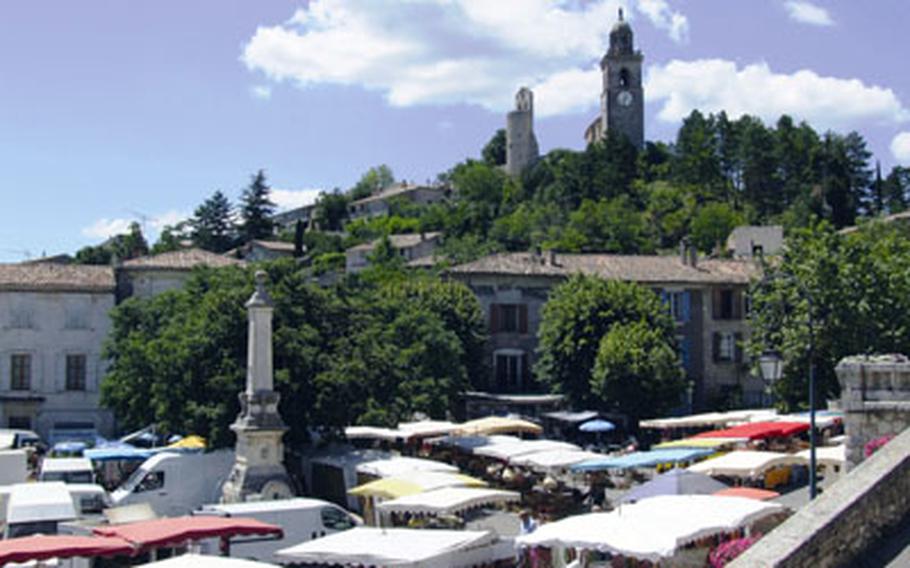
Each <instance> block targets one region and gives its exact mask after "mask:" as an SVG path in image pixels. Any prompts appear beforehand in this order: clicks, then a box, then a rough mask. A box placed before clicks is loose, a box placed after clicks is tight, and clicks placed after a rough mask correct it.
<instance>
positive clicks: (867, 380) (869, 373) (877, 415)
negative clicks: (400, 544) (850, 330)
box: [836, 355, 910, 469]
mask: <svg viewBox="0 0 910 568" xmlns="http://www.w3.org/2000/svg"><path fill="white" fill-rule="evenodd" d="M836 371H837V378H838V380H839V381H840V384H841V406H842V409H843V411H844V430H845V433H846V435H847V467H848V469H849V468H851V467H855V466H856V465H858V464H859V463H860V462H861V461H863V457H864V456H863V449H864V447H865V445H866V444H867V443H868V442H869V441H871V440H874V439H876V438H880V437H882V436H888V435H892V436H893V435H897V434H899V433H900V432H903V431H904V430H905V429H906V428H907V427H910V360H908V359H907V357H905V356H903V355H877V356H871V357H867V356H860V357H847V358H845V359H843V360H842V361H841V362H840V363H839V364H838V365H837V369H836Z"/></svg>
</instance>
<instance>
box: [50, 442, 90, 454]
mask: <svg viewBox="0 0 910 568" xmlns="http://www.w3.org/2000/svg"><path fill="white" fill-rule="evenodd" d="M87 447H88V444H86V443H85V442H77V441H74V440H68V441H66V442H57V443H56V444H54V447H53V448H51V451H53V452H54V453H55V454H79V453H82V451H83V450H85V448H87Z"/></svg>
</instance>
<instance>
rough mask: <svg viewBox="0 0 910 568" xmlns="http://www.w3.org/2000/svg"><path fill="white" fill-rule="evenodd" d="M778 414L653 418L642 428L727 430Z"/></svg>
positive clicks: (755, 412)
mask: <svg viewBox="0 0 910 568" xmlns="http://www.w3.org/2000/svg"><path fill="white" fill-rule="evenodd" d="M775 416H777V412H776V411H774V410H772V409H768V408H753V409H748V410H731V411H729V412H706V413H703V414H692V415H690V416H678V417H674V418H652V419H650V420H642V421H641V423H640V426H641V427H642V428H651V429H656V430H664V429H670V428H708V427H716V428H726V427H728V426H735V425H737V424H745V423H747V422H762V421H765V420H774V419H775Z"/></svg>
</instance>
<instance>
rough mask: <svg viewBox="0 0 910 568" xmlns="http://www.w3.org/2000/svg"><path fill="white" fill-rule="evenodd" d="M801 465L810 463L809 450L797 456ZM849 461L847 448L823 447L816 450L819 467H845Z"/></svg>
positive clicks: (843, 446)
mask: <svg viewBox="0 0 910 568" xmlns="http://www.w3.org/2000/svg"><path fill="white" fill-rule="evenodd" d="M796 457H798V458H799V459H800V460H801V463H806V464H807V463H809V450H803V451H801V452H799V453H798V454H796ZM846 461H847V446H845V445H840V446H822V447H819V448H815V462H816V463H817V464H818V465H833V466H837V467H840V466H843V465H844V463H846Z"/></svg>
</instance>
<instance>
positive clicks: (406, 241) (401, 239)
mask: <svg viewBox="0 0 910 568" xmlns="http://www.w3.org/2000/svg"><path fill="white" fill-rule="evenodd" d="M440 235H442V233H439V232H433V233H406V234H400V235H389V242H391V243H392V246H393V247H394V248H396V249H407V248H411V247H416V246H417V245H419V244H420V243H422V242H424V241H433V240H436V239H438V238H439V237H440ZM377 244H379V239H376V240H374V241H371V242H369V243H363V244H360V245H357V246H354V247H351V248H349V249H348V250H349V251H370V250H373V249H374V248H375V247H376V245H377Z"/></svg>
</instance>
